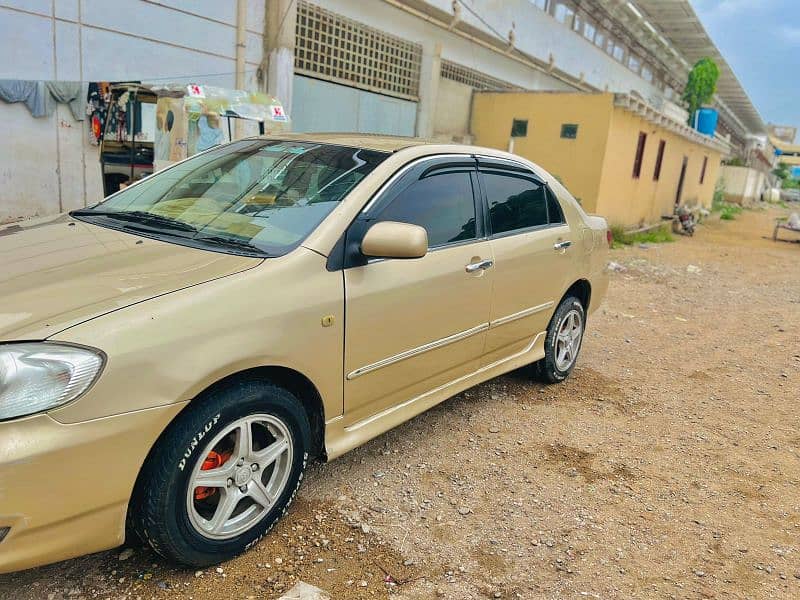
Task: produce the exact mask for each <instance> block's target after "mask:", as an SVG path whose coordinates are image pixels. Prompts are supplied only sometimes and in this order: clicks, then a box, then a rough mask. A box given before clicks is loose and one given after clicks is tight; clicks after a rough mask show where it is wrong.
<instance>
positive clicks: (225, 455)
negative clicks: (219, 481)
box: [194, 450, 233, 500]
mask: <svg viewBox="0 0 800 600" xmlns="http://www.w3.org/2000/svg"><path fill="white" fill-rule="evenodd" d="M232 454H233V452H230V451H228V452H216V451H215V450H212V451H211V452H209V453H208V456H206V459H205V460H204V461H203V466H202V467H200V470H201V471H210V470H211V469H216V468H217V467H221V466H222V465H224V464H225V463H226V462H227V460H228V459H229V458H230V457H231V455H232ZM216 493H217V488H213V487H203V486H198V487H196V488H194V499H195V500H205V499H206V498H208V497H210V496H213V495H214V494H216Z"/></svg>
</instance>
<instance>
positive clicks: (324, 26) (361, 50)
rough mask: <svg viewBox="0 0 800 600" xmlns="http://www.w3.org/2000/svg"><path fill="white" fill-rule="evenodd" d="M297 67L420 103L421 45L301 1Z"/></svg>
mask: <svg viewBox="0 0 800 600" xmlns="http://www.w3.org/2000/svg"><path fill="white" fill-rule="evenodd" d="M296 44H297V47H296V49H295V57H294V69H295V73H298V74H301V75H309V76H311V77H314V78H317V79H325V80H328V81H333V82H336V83H344V84H346V85H351V86H353V87H356V88H361V89H365V90H369V91H372V92H378V93H380V94H386V95H389V96H395V97H399V98H404V99H407V100H418V98H419V76H420V70H421V65H422V45H421V44H417V43H413V42H410V41H408V40H406V39H404V38H401V37H398V36H395V35H392V34H390V33H387V32H384V31H381V30H379V29H375V28H374V27H369V26H368V25H364V24H363V23H360V22H358V21H355V20H353V19H349V18H347V17H344V16H342V15H339V14H337V13H334V12H331V11H329V10H326V9H324V8H322V7H320V6H317V5H316V4H312V3H310V2H307V1H306V0H299V1H298V2H297V35H296Z"/></svg>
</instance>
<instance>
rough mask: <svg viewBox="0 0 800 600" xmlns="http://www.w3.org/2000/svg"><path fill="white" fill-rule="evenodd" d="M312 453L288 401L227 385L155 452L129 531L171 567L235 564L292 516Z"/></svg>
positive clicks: (264, 387)
mask: <svg viewBox="0 0 800 600" xmlns="http://www.w3.org/2000/svg"><path fill="white" fill-rule="evenodd" d="M248 432H249V433H248ZM284 446H285V448H286V449H285V450H283V448H284ZM310 447H311V429H310V426H309V421H308V416H307V414H306V412H305V410H304V409H303V407H302V405H301V404H300V402H299V401H298V400H297V399H296V398H295V397H294V396H293V395H292V394H290V393H289V392H288V391H286V390H285V389H283V388H280V387H277V386H275V385H272V384H269V383H265V382H261V381H240V382H237V383H233V384H231V385H227V386H225V387H224V388H221V389H218V390H215V391H213V392H212V393H209V394H207V395H205V396H203V397H201V398H198V399H197V400H195V401H194V402H192V404H191V405H190V406H189V407H188V408H187V409H185V410H184V411H183V412H182V413H181V414H180V415H179V416H178V417H177V418H176V420H175V421H174V422H173V423H172V424H170V426H169V427H168V429H167V430H166V431H165V432H164V434H163V435H162V436H161V438H160V439H159V441H158V442H157V443H156V445H155V446H154V448H153V450H152V451H151V453H150V455H149V457H148V459H147V461H146V463H145V466H144V467H143V470H142V473H141V474H140V476H139V479H138V481H137V484H136V489H135V491H134V495H133V498H132V500H131V502H132V504H131V519H130V521H131V523H132V525H133V527H134V529H135V531H136V533H137V535H138V536H139V537H141V538H142V539H143V540H146V541H147V543H148V544H149V545H150V546H151V547H152V548H153V550H155V551H156V552H157V553H158V554H160V555H161V556H163V557H164V558H166V559H168V560H170V561H173V562H176V563H182V564H185V565H190V566H193V567H205V566H208V565H212V564H216V563H219V562H223V561H225V560H228V559H230V558H233V557H234V556H236V555H238V554H240V553H242V552H244V551H245V550H247V549H249V548H250V547H251V546H253V545H254V544H256V543H257V542H258V541H259V540H260V539H261V538H262V537H263V536H264V535H265V534H266V533H267V532H268V531H269V530H270V529H272V527H273V526H274V525H275V523H276V522H277V521H278V519H279V518H280V517H281V516H283V514H284V513H285V512H286V510H287V508H288V507H289V505H290V504H291V502H292V500H293V499H294V497H295V495H296V493H297V490H298V488H299V487H300V483H301V482H302V479H303V474H304V472H305V468H306V464H307V461H308V456H309V451H310ZM279 452H280V454H279ZM273 456H274V460H273V459H272V458H273ZM241 459H244V461H242V460H241ZM270 460H272V462H269V461H270ZM209 461H210V462H209ZM248 469H249V472H248ZM216 480H219V481H216ZM198 483H208V484H209V485H207V486H201V485H198ZM215 496H216V498H215ZM256 499H257V500H256ZM215 501H216V503H215ZM229 511H230V518H229V519H226V518H225V516H226V515H227V514H228V513H229ZM218 513H219V514H218Z"/></svg>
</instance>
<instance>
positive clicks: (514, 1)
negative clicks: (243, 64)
mask: <svg viewBox="0 0 800 600" xmlns="http://www.w3.org/2000/svg"><path fill="white" fill-rule="evenodd" d="M331 1H333V0H331ZM340 1H341V0H340ZM424 1H425V2H426V3H427V4H429V5H431V6H432V7H434V8H437V9H439V10H441V11H445V12H448V13H451V14H452V11H453V9H452V4H453V3H452V1H451V0H424ZM468 3H469V5H470V7H471V8H472V10H473V11H474V12H470V11H469V10H466V9H463V8H462V10H461V19H462V20H463V21H464V22H465V23H468V24H469V25H471V26H473V27H475V28H477V29H480V30H481V31H483V32H485V33H488V34H491V35H495V34H494V32H493V31H492V30H494V31H496V32H499V33H502V34H503V35H507V34H508V32H509V31H511V29H512V28H513V29H514V46H515V47H516V48H518V49H519V50H521V51H523V52H525V53H526V54H528V55H530V56H534V57H536V58H538V59H540V60H543V61H545V62H547V61H549V58H550V55H551V54H552V55H553V58H554V59H555V66H556V67H557V68H559V69H561V70H563V71H565V72H566V73H569V74H570V75H572V76H574V77H580V75H581V73H583V75H584V80H585V81H586V83H588V84H589V85H592V86H594V87H596V88H598V89H600V90H605V89H606V88H607V89H608V91H611V92H630V91H631V90H635V91H637V92H639V93H640V94H641V95H642V96H643V97H644V98H648V99H651V98H656V97H658V98H660V97H662V96H663V94H662V93H661V91H660V90H659V89H658V88H657V87H656V86H654V85H652V84H650V83H648V82H647V81H645V80H644V79H642V78H641V77H640V76H639V75H637V74H636V73H634V72H633V71H631V70H630V69H628V68H627V67H626V66H624V65H623V64H621V63H619V62H617V61H616V60H614V58H612V57H611V56H609V55H608V54H606V53H605V52H604V51H603V50H601V49H600V48H598V47H597V46H595V45H594V44H593V43H591V42H589V41H588V40H586V39H585V38H584V37H583V36H581V35H578V34H577V33H575V32H573V31H572V30H571V29H570V28H569V27H567V26H566V25H564V24H562V23H559V22H558V21H556V20H555V19H554V18H553V17H552V16H551V15H549V14H547V13H545V12H544V11H543V10H541V9H540V8H537V7H536V6H535V5H534V4H533V3H532V2H531V0H470V1H469V2H468ZM376 4H378V2H376ZM476 15H479V16H480V19H479V18H478V16H476ZM481 19H482V20H481ZM484 21H485V23H484ZM487 24H488V26H487ZM489 26H490V27H489ZM443 56H445V55H444V53H443ZM445 57H446V56H445ZM446 58H449V57H446ZM452 60H456V59H452ZM465 64H466V63H465ZM467 66H473V65H469V64H468V65H467ZM473 68H477V67H474V66H473ZM487 73H491V74H492V75H495V76H496V77H500V75H497V74H495V73H493V72H491V71H487ZM513 83H517V82H513ZM531 89H539V88H535V87H534V88H531ZM547 89H549V88H547Z"/></svg>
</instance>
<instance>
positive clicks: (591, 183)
mask: <svg viewBox="0 0 800 600" xmlns="http://www.w3.org/2000/svg"><path fill="white" fill-rule="evenodd" d="M472 106H473V109H472V120H471V123H472V134H473V136H474V137H475V143H476V144H478V145H479V146H488V147H490V148H500V149H503V150H507V149H508V143H509V139H510V134H511V122H512V121H513V120H514V119H528V135H527V136H526V137H524V138H515V139H514V152H515V153H516V154H519V155H520V156H524V157H525V158H527V159H529V160H532V161H533V162H535V163H537V164H539V165H541V166H542V167H544V168H545V169H546V170H548V171H549V172H550V173H552V174H553V175H557V176H558V177H559V178H560V179H561V181H562V182H563V183H564V185H565V186H566V187H567V189H569V191H570V192H571V193H572V194H573V195H574V196H575V197H576V198H579V199H580V201H581V204H582V205H583V207H584V209H585V210H587V211H589V212H595V211H596V205H597V193H598V188H599V184H600V176H601V170H602V166H603V160H604V154H605V148H606V140H607V138H608V129H609V124H610V120H611V113H612V109H613V95H612V94H575V93H548V92H539V93H535V92H534V93H529V92H505V93H503V92H476V93H475V95H474V98H473V102H472ZM564 123H574V124H576V125H578V137H577V138H576V139H562V138H561V125H562V124H564Z"/></svg>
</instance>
